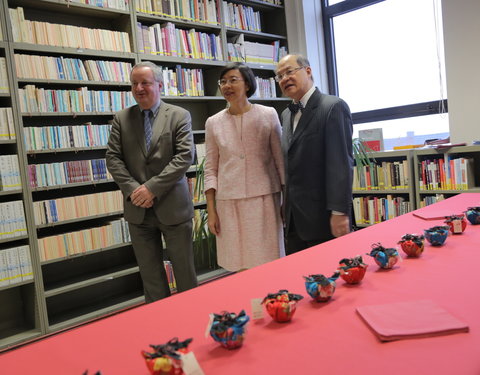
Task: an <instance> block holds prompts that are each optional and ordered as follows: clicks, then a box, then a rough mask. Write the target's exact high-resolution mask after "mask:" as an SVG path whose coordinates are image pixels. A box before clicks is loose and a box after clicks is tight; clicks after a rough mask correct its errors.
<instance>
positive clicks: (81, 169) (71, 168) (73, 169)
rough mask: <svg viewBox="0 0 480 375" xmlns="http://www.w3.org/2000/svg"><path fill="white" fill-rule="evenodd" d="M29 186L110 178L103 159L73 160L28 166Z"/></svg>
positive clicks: (35, 186) (65, 183)
mask: <svg viewBox="0 0 480 375" xmlns="http://www.w3.org/2000/svg"><path fill="white" fill-rule="evenodd" d="M28 179H29V182H30V187H32V188H37V187H47V186H59V185H67V184H75V183H79V182H95V181H100V180H106V179H112V176H111V174H110V173H109V172H108V170H107V164H106V161H105V159H92V160H74V161H65V162H57V163H48V164H30V165H29V166H28Z"/></svg>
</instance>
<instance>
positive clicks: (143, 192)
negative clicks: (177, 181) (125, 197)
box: [130, 185, 155, 208]
mask: <svg viewBox="0 0 480 375" xmlns="http://www.w3.org/2000/svg"><path fill="white" fill-rule="evenodd" d="M154 199H155V195H153V193H152V192H151V191H150V190H148V189H147V187H146V186H145V185H140V186H139V187H137V188H136V189H135V190H134V191H133V193H132V194H130V200H131V201H132V203H133V204H134V205H135V206H138V207H142V208H150V207H152V206H153V200H154Z"/></svg>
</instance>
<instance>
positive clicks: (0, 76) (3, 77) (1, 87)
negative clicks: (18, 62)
mask: <svg viewBox="0 0 480 375" xmlns="http://www.w3.org/2000/svg"><path fill="white" fill-rule="evenodd" d="M9 92H10V85H9V84H8V75H7V63H6V60H5V57H0V94H8V93H9Z"/></svg>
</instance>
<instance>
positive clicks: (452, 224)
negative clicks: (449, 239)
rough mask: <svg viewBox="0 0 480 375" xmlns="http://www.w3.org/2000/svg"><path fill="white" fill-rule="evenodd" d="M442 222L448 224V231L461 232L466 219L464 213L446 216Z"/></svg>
mask: <svg viewBox="0 0 480 375" xmlns="http://www.w3.org/2000/svg"><path fill="white" fill-rule="evenodd" d="M444 223H445V224H447V225H448V227H449V228H450V233H452V234H462V233H463V232H464V231H465V229H466V228H467V219H465V215H460V216H457V215H452V216H447V217H446V218H445V221H444Z"/></svg>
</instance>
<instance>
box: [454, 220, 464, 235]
mask: <svg viewBox="0 0 480 375" xmlns="http://www.w3.org/2000/svg"><path fill="white" fill-rule="evenodd" d="M452 223H453V233H462V221H461V220H453V221H452Z"/></svg>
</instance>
